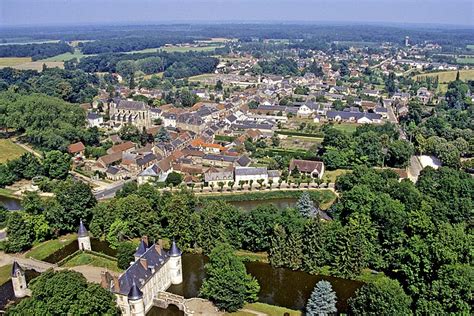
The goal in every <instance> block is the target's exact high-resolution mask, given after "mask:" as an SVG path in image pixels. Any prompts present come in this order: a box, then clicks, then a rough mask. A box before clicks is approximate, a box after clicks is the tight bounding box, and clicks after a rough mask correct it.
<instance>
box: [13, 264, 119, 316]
mask: <svg viewBox="0 0 474 316" xmlns="http://www.w3.org/2000/svg"><path fill="white" fill-rule="evenodd" d="M30 288H31V291H32V296H31V297H28V298H25V299H23V300H21V301H20V303H18V304H16V305H13V306H11V307H10V308H9V309H8V310H7V315H43V314H51V315H86V314H91V315H118V309H117V307H116V305H115V297H114V295H113V294H112V293H111V292H110V291H108V290H106V289H103V288H102V287H100V286H99V285H98V284H92V283H87V281H86V279H85V278H84V277H83V276H82V274H80V273H79V272H75V271H67V270H66V271H59V272H54V271H47V272H45V273H42V274H41V275H40V276H39V277H37V278H36V279H35V280H34V281H32V282H31V284H30Z"/></svg>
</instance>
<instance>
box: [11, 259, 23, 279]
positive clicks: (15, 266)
mask: <svg viewBox="0 0 474 316" xmlns="http://www.w3.org/2000/svg"><path fill="white" fill-rule="evenodd" d="M18 272H20V273H23V269H22V268H21V266H20V265H19V264H18V262H16V261H13V266H12V277H15V276H16V275H17V273H18Z"/></svg>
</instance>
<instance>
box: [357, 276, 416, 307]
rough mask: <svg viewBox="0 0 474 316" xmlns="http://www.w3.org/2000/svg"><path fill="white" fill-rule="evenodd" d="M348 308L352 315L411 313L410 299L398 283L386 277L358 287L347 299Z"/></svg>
mask: <svg viewBox="0 0 474 316" xmlns="http://www.w3.org/2000/svg"><path fill="white" fill-rule="evenodd" d="M348 303H349V308H350V311H351V312H352V313H353V314H354V315H411V314H412V312H411V310H410V304H411V299H410V297H409V296H408V295H406V294H405V292H404V291H403V288H402V287H401V286H400V284H399V283H398V282H397V281H395V280H391V279H389V278H387V277H382V278H378V279H376V280H375V281H373V282H371V283H368V284H366V285H363V286H362V287H361V288H359V289H358V290H357V291H356V293H355V296H354V297H352V298H350V299H349V302H348Z"/></svg>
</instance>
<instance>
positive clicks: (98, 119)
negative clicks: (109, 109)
mask: <svg viewBox="0 0 474 316" xmlns="http://www.w3.org/2000/svg"><path fill="white" fill-rule="evenodd" d="M103 124H104V118H103V117H102V116H100V115H99V114H97V113H94V112H89V113H87V126H88V127H101V126H102V125H103Z"/></svg>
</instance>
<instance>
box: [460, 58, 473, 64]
mask: <svg viewBox="0 0 474 316" xmlns="http://www.w3.org/2000/svg"><path fill="white" fill-rule="evenodd" d="M456 62H457V63H459V64H463V65H474V57H462V58H457V59H456Z"/></svg>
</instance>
